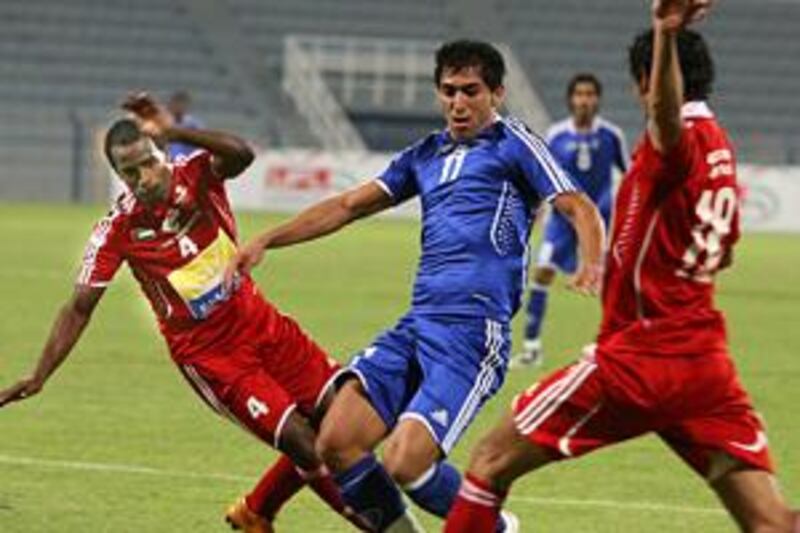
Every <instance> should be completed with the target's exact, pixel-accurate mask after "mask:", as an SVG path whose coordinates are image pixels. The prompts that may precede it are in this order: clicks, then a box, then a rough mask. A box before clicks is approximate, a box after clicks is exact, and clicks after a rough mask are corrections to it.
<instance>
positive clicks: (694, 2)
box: [647, 0, 714, 153]
mask: <svg viewBox="0 0 800 533" xmlns="http://www.w3.org/2000/svg"><path fill="white" fill-rule="evenodd" d="M713 4H714V2H713V0H653V5H652V15H653V61H652V72H651V73H650V90H649V93H648V101H647V107H648V117H649V120H648V125H647V128H648V130H649V132H650V137H651V139H652V141H653V144H654V145H655V147H656V149H658V150H659V151H660V152H661V153H666V152H668V151H669V150H670V149H672V148H673V147H675V146H676V145H677V144H678V142H679V141H680V138H681V130H682V128H683V123H682V120H681V107H682V106H683V74H682V72H681V65H680V61H679V58H678V37H677V36H678V32H680V31H681V29H682V28H684V27H685V26H687V25H689V24H691V23H692V22H695V21H698V20H701V19H702V18H704V17H705V16H706V14H707V13H708V11H709V10H710V9H711V7H712V5H713Z"/></svg>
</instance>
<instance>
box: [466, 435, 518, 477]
mask: <svg viewBox="0 0 800 533" xmlns="http://www.w3.org/2000/svg"><path fill="white" fill-rule="evenodd" d="M514 466H515V463H514V453H513V449H512V448H511V447H510V446H509V445H508V444H507V443H505V442H504V441H503V440H502V439H498V438H497V437H496V436H495V435H492V434H489V435H487V436H486V437H484V438H483V439H481V440H480V442H478V445H477V446H475V448H474V449H473V450H472V456H471V458H470V463H469V471H470V473H472V474H473V475H475V476H476V477H478V478H480V479H483V480H485V481H487V482H488V483H490V484H492V485H493V486H495V487H498V488H508V487H510V486H511V484H512V483H513V482H514V480H515V479H516V477H517V475H518V474H517V470H516V469H515V467H514Z"/></svg>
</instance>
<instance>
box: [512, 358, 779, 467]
mask: <svg viewBox="0 0 800 533" xmlns="http://www.w3.org/2000/svg"><path fill="white" fill-rule="evenodd" d="M513 412H514V420H515V423H516V426H517V429H518V430H519V431H520V433H521V434H523V435H525V436H526V437H527V438H528V439H530V440H531V441H532V442H533V443H534V444H536V445H539V446H542V447H544V448H546V449H548V450H550V451H551V452H552V453H553V455H554V457H556V458H559V459H564V458H569V457H577V456H579V455H583V454H585V453H588V452H591V451H594V450H596V449H599V448H602V447H603V446H607V445H609V444H614V443H617V442H620V441H623V440H626V439H631V438H633V437H638V436H640V435H643V434H645V433H649V432H655V433H657V434H658V435H659V436H660V437H661V438H662V439H663V440H664V441H665V442H666V443H667V444H668V445H669V446H670V447H671V448H672V449H673V450H674V451H675V452H676V453H677V454H678V455H679V456H680V457H681V458H682V459H683V460H684V461H686V463H688V464H689V466H690V467H692V469H694V470H695V471H696V472H698V473H699V474H700V475H701V476H703V477H708V476H709V475H710V474H711V473H712V472H711V466H712V458H713V457H714V454H715V453H717V452H720V451H721V452H725V453H726V454H727V455H729V456H731V457H732V458H734V459H736V460H738V461H741V462H742V463H744V464H746V465H749V466H751V467H753V468H757V469H760V470H766V471H769V472H772V468H773V467H772V461H771V458H770V454H769V449H768V447H767V438H766V433H765V431H764V426H763V424H762V421H761V419H760V417H759V416H758V414H757V413H756V412H755V411H754V409H753V407H752V404H751V402H750V398H749V397H748V395H747V393H746V392H745V391H744V389H743V388H742V386H741V384H740V383H739V379H738V377H737V375H736V370H735V368H734V365H733V362H732V361H731V359H730V357H728V355H727V354H726V353H719V354H715V355H699V356H695V357H692V356H669V357H658V356H652V355H647V354H642V353H633V352H627V353H614V354H610V353H605V352H604V351H603V350H598V352H597V353H596V354H595V353H594V350H587V353H585V356H584V357H583V359H581V360H580V361H578V362H577V363H575V364H573V365H571V366H568V367H566V368H563V369H561V370H559V371H556V372H555V373H553V374H551V375H550V376H548V377H547V378H545V379H544V380H542V381H541V382H539V383H537V384H535V385H534V386H532V387H531V388H530V389H528V390H527V391H526V392H524V393H522V394H520V395H519V396H518V397H517V398H516V399H515V400H514V405H513Z"/></svg>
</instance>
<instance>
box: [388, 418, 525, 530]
mask: <svg viewBox="0 0 800 533" xmlns="http://www.w3.org/2000/svg"><path fill="white" fill-rule="evenodd" d="M441 457H442V452H441V451H440V448H439V445H438V444H437V443H436V441H435V440H434V439H433V438H432V437H431V433H430V431H428V429H427V428H426V427H425V426H424V425H423V424H422V422H420V421H419V420H417V419H415V418H407V419H404V420H402V421H401V422H400V423H399V424H398V425H397V427H396V428H395V429H394V431H392V434H391V436H390V437H389V438H388V439H387V441H386V445H385V446H384V458H383V462H384V465H385V466H386V470H387V472H388V473H389V475H390V476H391V477H392V479H394V480H395V481H396V482H397V483H398V484H399V485H400V486H401V487H403V490H404V491H405V493H406V494H408V496H409V497H410V498H411V499H412V500H413V501H414V503H416V504H417V505H419V506H420V507H422V508H423V509H425V510H426V511H428V512H429V513H431V514H433V515H436V516H438V517H440V518H446V517H447V514H448V513H449V512H450V509H451V507H452V506H453V503H454V502H455V500H456V496H457V495H458V491H459V488H460V486H461V474H460V473H459V472H458V470H457V469H456V468H455V467H454V466H453V465H451V464H450V463H449V462H447V461H446V460H444V459H442V458H441ZM517 530H518V526H517V519H516V517H514V516H512V515H510V514H507V515H506V516H502V517H498V518H497V520H496V522H495V527H494V528H493V529H492V531H496V532H497V533H512V532H516V531H517Z"/></svg>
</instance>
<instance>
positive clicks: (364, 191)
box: [228, 41, 604, 531]
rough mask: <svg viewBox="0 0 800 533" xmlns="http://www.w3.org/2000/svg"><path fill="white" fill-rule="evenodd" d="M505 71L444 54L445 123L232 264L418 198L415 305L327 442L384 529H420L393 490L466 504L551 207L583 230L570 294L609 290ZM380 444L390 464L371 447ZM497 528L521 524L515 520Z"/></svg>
mask: <svg viewBox="0 0 800 533" xmlns="http://www.w3.org/2000/svg"><path fill="white" fill-rule="evenodd" d="M504 72H505V66H504V62H503V58H502V56H501V55H500V53H499V52H498V51H497V50H496V49H495V48H494V47H493V46H491V45H490V44H488V43H482V42H474V41H455V42H451V43H447V44H445V45H443V46H442V47H441V48H440V49H439V50H438V51H437V54H436V70H435V73H434V80H435V83H436V92H437V95H438V99H439V101H440V103H441V107H442V111H443V114H444V117H445V119H446V123H447V127H446V128H445V129H444V130H442V131H438V132H434V133H431V134H430V135H428V136H426V137H425V138H423V139H421V140H420V141H419V142H417V143H416V144H414V145H412V146H410V147H409V148H407V149H406V150H404V151H402V152H400V153H399V154H398V155H397V156H396V157H395V158H394V160H393V161H392V162H391V164H390V165H389V167H388V168H387V169H386V170H385V171H384V172H383V174H382V175H380V176H379V177H378V178H376V179H374V180H372V181H369V182H366V183H364V184H362V185H360V186H358V187H356V188H354V189H352V190H349V191H346V192H344V193H342V194H340V195H338V196H335V197H332V198H330V199H327V200H324V201H322V202H320V203H318V204H316V205H314V206H312V207H310V208H308V209H306V210H305V211H303V212H302V213H300V214H299V215H297V216H296V217H294V218H293V219H292V220H290V221H289V222H287V223H284V224H282V225H280V226H277V227H276V228H274V229H272V230H270V231H267V232H265V233H263V234H262V235H260V236H258V237H257V238H256V239H255V240H254V241H252V242H251V243H249V244H248V245H247V246H246V247H244V248H243V249H242V250H241V251H240V252H239V254H238V256H237V258H236V259H235V260H234V262H233V263H232V264H231V266H230V268H229V270H228V276H229V277H230V276H232V274H233V272H235V270H236V269H240V270H249V269H250V268H252V267H253V266H254V265H256V264H257V263H258V262H259V261H260V260H261V259H262V257H263V254H264V251H265V250H266V249H273V248H279V247H283V246H290V245H293V244H296V243H299V242H303V241H308V240H311V239H315V238H318V237H322V236H323V235H327V234H330V233H333V232H335V231H337V230H339V229H341V228H342V227H344V226H345V225H347V224H348V223H350V222H352V221H354V220H357V219H359V218H363V217H366V216H369V215H372V214H375V213H377V212H379V211H383V210H385V209H388V208H390V207H392V206H394V205H397V204H400V203H402V202H405V201H407V200H409V199H411V198H413V197H415V196H419V197H420V200H421V203H422V255H421V258H420V261H419V270H418V273H417V279H416V282H415V285H414V295H413V302H412V304H411V309H410V310H409V311H408V313H406V314H405V315H404V316H403V317H401V318H400V320H399V321H398V322H397V324H396V325H395V326H393V327H392V328H390V329H389V330H387V331H386V332H384V333H382V334H381V335H379V336H378V337H377V339H376V340H375V341H374V342H373V344H372V345H371V346H369V347H368V348H366V349H365V350H364V351H363V352H361V353H360V354H358V355H357V356H356V357H355V358H354V359H353V360H352V362H351V363H350V365H349V367H348V368H347V369H346V370H345V371H344V372H343V374H342V375H341V377H340V380H339V387H340V389H339V392H338V394H337V396H336V398H335V399H334V401H333V403H332V405H331V407H330V409H329V410H328V411H327V413H326V415H325V417H324V419H323V422H322V426H321V428H320V433H319V437H318V440H317V447H318V450H319V451H320V453H321V455H322V456H323V458H324V459H325V461H326V463H327V464H328V466H329V467H330V468H331V469H332V470H333V471H334V472H335V474H336V478H337V481H338V482H339V484H340V487H341V489H342V494H343V497H344V499H345V501H346V502H347V504H348V505H350V506H351V507H352V508H353V509H355V510H356V511H357V512H359V513H361V515H362V516H363V517H366V518H368V519H369V520H371V521H372V523H373V524H375V526H376V529H377V530H379V531H399V530H404V531H407V530H409V529H402V528H396V527H395V525H394V524H395V523H396V522H398V521H402V520H403V516H405V515H404V512H405V510H404V507H403V503H402V499H401V497H400V493H399V491H398V489H397V486H398V485H399V486H400V487H401V488H402V489H403V490H405V492H406V493H407V494H408V495H409V497H410V498H411V499H412V500H413V501H414V502H416V503H417V504H418V505H419V506H421V507H422V508H423V509H425V510H427V511H429V512H431V513H433V514H435V515H438V516H440V517H444V516H445V515H446V514H447V512H448V510H449V509H450V506H451V504H452V503H453V501H454V499H455V497H456V495H457V492H458V488H459V483H460V479H461V478H460V475H459V473H458V471H457V470H456V469H455V468H454V467H453V466H451V465H450V464H449V463H447V462H446V457H447V456H448V454H449V453H450V451H451V450H452V449H453V446H455V444H456V442H457V441H458V439H459V438H460V437H461V435H462V434H463V432H464V430H465V429H466V428H467V426H468V425H469V423H470V422H471V421H472V420H473V418H474V417H475V415H476V414H477V413H478V411H479V409H480V408H481V406H482V405H483V404H484V403H485V402H486V401H487V400H488V399H489V398H490V397H492V395H493V394H495V392H497V390H498V389H499V388H500V386H501V384H502V383H503V378H504V375H505V371H506V368H507V365H508V358H509V347H510V320H511V318H512V316H513V315H514V314H515V312H516V311H517V309H518V308H519V305H520V303H521V299H522V295H523V292H524V289H523V286H524V281H525V275H526V256H527V243H528V237H529V235H530V230H531V226H532V223H533V219H534V217H535V214H536V211H537V209H538V208H539V207H540V206H541V204H543V203H544V202H549V203H551V204H552V205H553V206H554V207H555V209H557V210H558V211H559V212H560V213H563V215H564V216H565V217H566V219H567V220H569V221H570V222H571V223H572V224H573V226H574V227H575V230H576V232H577V234H578V241H579V247H580V256H581V261H580V267H579V268H578V272H577V275H576V277H575V279H574V280H573V284H574V286H575V288H576V289H577V290H579V291H581V292H585V293H596V291H597V289H598V285H599V282H600V278H601V270H602V268H601V266H600V265H601V260H602V253H603V252H602V250H603V242H604V233H603V226H602V221H601V218H600V215H599V214H598V212H597V209H596V208H595V207H594V205H593V204H592V202H591V201H590V200H589V199H588V197H587V196H586V195H585V194H583V193H582V192H579V190H578V188H577V186H576V185H575V184H574V183H573V182H572V180H571V178H570V177H569V175H568V174H567V173H566V172H564V171H563V170H562V169H561V167H560V166H559V164H558V163H557V162H556V160H555V159H554V158H553V157H552V155H551V154H550V151H549V150H548V148H547V145H546V144H545V142H544V141H543V140H542V139H541V138H540V137H538V136H537V135H535V134H533V133H531V132H530V131H529V130H528V129H527V128H526V127H525V126H524V125H523V124H522V123H520V122H519V121H517V120H515V119H512V118H502V117H500V116H499V115H498V114H497V111H496V110H497V108H498V107H499V106H500V104H501V102H502V100H503V96H504V87H503V75H504ZM381 441H383V442H384V448H383V465H380V464H379V463H378V462H377V461H376V459H375V458H374V455H373V453H372V451H373V450H374V448H375V447H376V446H377V445H378V444H379V443H380V442H381ZM497 529H498V531H518V527H517V526H516V524H515V519H513V518H511V517H507V518H505V519H501V521H500V522H499V523H498V527H497ZM412 530H413V529H412Z"/></svg>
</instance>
